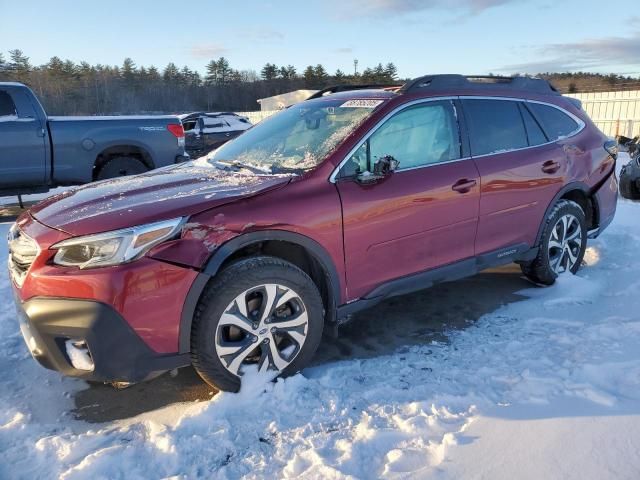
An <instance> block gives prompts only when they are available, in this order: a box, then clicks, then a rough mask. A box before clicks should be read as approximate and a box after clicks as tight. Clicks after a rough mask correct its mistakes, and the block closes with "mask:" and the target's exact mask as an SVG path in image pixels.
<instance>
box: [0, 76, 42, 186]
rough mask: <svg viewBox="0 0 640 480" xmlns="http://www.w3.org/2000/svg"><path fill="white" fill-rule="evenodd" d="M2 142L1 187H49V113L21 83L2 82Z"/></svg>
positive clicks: (0, 161)
mask: <svg viewBox="0 0 640 480" xmlns="http://www.w3.org/2000/svg"><path fill="white" fill-rule="evenodd" d="M0 145H1V147H0V189H1V190H5V189H7V188H11V189H13V188H17V189H19V190H20V191H22V192H29V191H44V190H47V187H46V186H47V184H48V179H49V176H50V165H51V149H50V143H49V138H48V135H47V125H46V116H45V114H44V110H43V108H42V106H41V105H40V102H38V100H37V99H36V97H35V96H33V95H29V94H28V90H27V89H26V88H25V87H24V85H22V84H19V83H4V84H0Z"/></svg>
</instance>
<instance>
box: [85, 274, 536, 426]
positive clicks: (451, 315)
mask: <svg viewBox="0 0 640 480" xmlns="http://www.w3.org/2000/svg"><path fill="white" fill-rule="evenodd" d="M528 287H531V284H530V283H528V282H527V281H526V280H524V279H523V278H522V277H521V275H520V268H519V267H518V266H517V265H509V266H506V267H502V268H499V269H493V270H489V271H486V272H484V273H481V274H479V275H476V276H474V277H471V278H468V279H464V280H459V281H456V282H451V283H444V284H441V285H437V286H435V287H433V288H430V289H427V290H423V291H420V292H417V293H414V294H410V295H404V296H401V297H396V298H392V299H389V300H387V301H385V302H383V303H381V304H380V305H377V306H375V307H374V308H371V309H368V310H365V311H362V312H360V313H358V314H357V315H355V316H354V317H353V320H352V321H351V322H350V323H348V324H347V325H344V326H342V327H341V328H340V335H339V337H338V338H337V339H334V338H329V337H325V338H324V339H323V342H322V343H321V345H320V348H319V349H318V352H317V354H316V356H315V359H314V361H313V363H312V365H314V366H317V365H322V364H327V363H331V362H335V361H339V360H348V359H352V358H371V357H377V356H382V355H388V354H391V353H393V352H394V351H396V350H397V349H398V348H400V347H405V346H410V345H417V344H425V343H429V342H431V341H434V340H437V341H446V340H447V333H448V331H450V330H451V329H462V328H466V327H468V326H470V325H472V324H473V323H474V322H475V321H477V320H478V319H479V318H480V317H482V316H483V315H485V314H486V313H490V312H492V311H494V310H496V309H498V308H499V307H501V306H502V305H504V304H506V303H511V302H515V301H518V300H521V299H523V298H524V297H522V296H521V295H518V294H517V293H516V292H518V291H519V290H522V289H524V288H528ZM213 395H215V391H214V389H213V388H211V387H209V386H208V385H206V384H205V383H204V382H202V381H201V380H200V378H199V377H198V375H197V374H196V372H195V371H194V369H193V368H191V367H188V368H182V369H180V370H179V371H178V374H177V375H175V376H173V375H170V374H165V375H162V376H160V377H158V378H156V379H154V380H151V381H148V382H143V383H140V384H137V385H133V386H131V387H129V388H127V389H124V390H116V389H114V388H113V387H111V386H108V385H91V386H89V387H88V388H87V389H84V390H81V391H78V392H77V393H76V394H75V399H74V400H75V405H76V408H75V410H74V411H73V413H74V415H75V416H76V418H78V419H79V420H84V421H87V422H92V423H93V422H106V421H112V420H116V419H122V418H128V417H132V416H135V415H138V414H141V413H144V412H148V411H151V410H155V409H157V408H161V407H164V406H167V405H171V404H174V403H179V402H194V401H201V400H208V399H210V398H211V397H212V396H213Z"/></svg>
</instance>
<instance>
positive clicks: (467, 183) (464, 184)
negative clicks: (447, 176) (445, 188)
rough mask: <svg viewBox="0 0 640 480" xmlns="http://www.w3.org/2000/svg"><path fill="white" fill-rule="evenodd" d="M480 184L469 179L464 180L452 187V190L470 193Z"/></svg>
mask: <svg viewBox="0 0 640 480" xmlns="http://www.w3.org/2000/svg"><path fill="white" fill-rule="evenodd" d="M477 184H478V182H476V181H475V180H469V179H468V178H463V179H462V180H458V181H457V182H456V183H454V184H453V185H452V186H451V190H453V191H454V192H458V193H468V192H469V191H470V190H471V189H472V188H473V187H475V186H476V185H477Z"/></svg>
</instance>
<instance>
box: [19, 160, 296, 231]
mask: <svg viewBox="0 0 640 480" xmlns="http://www.w3.org/2000/svg"><path fill="white" fill-rule="evenodd" d="M290 179H291V177H290V176H288V175H256V174H253V173H245V172H244V171H242V172H229V171H223V170H220V169H218V168H214V167H208V166H203V164H202V163H200V161H197V162H187V163H184V164H179V165H172V166H169V167H165V168H160V169H157V170H152V171H150V172H148V173H144V174H142V175H137V176H134V177H121V178H116V179H112V180H104V181H101V182H96V183H90V184H87V185H83V186H80V187H77V188H73V189H71V190H68V191H66V192H63V193H61V194H59V195H54V196H52V197H50V198H48V199H47V200H45V201H43V202H41V203H39V204H37V205H36V206H34V207H33V208H32V209H31V215H32V216H33V217H34V218H35V219H36V220H38V221H39V222H40V223H43V224H45V225H48V226H49V227H53V228H56V229H58V230H62V231H64V232H66V233H69V234H71V235H74V236H77V235H87V234H92V233H99V232H106V231H110V230H117V229H120V228H126V227H130V226H134V225H142V224H145V223H150V222H154V221H159V220H166V219H170V218H175V217H181V216H187V215H193V214H195V213H198V212H201V211H203V210H208V209H210V208H213V207H216V206H220V205H223V204H225V203H229V202H231V201H234V200H236V199H238V198H241V197H247V196H251V195H255V194H257V193H259V192H264V191H266V190H270V189H273V188H276V187H278V186H284V185H285V184H287V183H288V182H289V181H290Z"/></svg>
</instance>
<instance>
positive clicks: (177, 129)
mask: <svg viewBox="0 0 640 480" xmlns="http://www.w3.org/2000/svg"><path fill="white" fill-rule="evenodd" d="M167 130H169V131H170V132H171V133H173V135H174V136H175V137H176V138H184V128H183V127H182V125H181V124H177V123H172V124H170V125H167Z"/></svg>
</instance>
